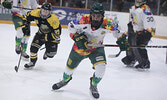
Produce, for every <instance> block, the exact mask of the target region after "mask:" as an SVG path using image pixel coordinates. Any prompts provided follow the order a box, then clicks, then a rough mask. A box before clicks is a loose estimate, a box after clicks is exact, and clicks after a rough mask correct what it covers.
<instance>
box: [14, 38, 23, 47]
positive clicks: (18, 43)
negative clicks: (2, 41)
mask: <svg viewBox="0 0 167 100" xmlns="http://www.w3.org/2000/svg"><path fill="white" fill-rule="evenodd" d="M21 40H22V38H17V37H16V39H15V42H16V45H18V46H19V45H20V44H21Z"/></svg>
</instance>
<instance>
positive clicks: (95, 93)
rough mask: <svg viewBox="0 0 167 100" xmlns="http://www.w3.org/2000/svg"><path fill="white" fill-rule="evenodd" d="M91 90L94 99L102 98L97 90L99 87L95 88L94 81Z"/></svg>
mask: <svg viewBox="0 0 167 100" xmlns="http://www.w3.org/2000/svg"><path fill="white" fill-rule="evenodd" d="M89 89H90V92H91V94H92V96H93V97H94V98H96V99H98V98H99V97H100V95H99V92H98V90H97V85H96V86H93V85H92V81H91V82H90V88H89Z"/></svg>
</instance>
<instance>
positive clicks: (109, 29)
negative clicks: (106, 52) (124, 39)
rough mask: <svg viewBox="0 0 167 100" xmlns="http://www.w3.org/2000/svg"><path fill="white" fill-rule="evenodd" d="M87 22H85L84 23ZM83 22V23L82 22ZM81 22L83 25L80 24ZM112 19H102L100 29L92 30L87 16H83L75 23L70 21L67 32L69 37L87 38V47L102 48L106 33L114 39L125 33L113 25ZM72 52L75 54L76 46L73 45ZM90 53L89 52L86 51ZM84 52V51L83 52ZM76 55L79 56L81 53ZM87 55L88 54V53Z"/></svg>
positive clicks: (116, 25)
mask: <svg viewBox="0 0 167 100" xmlns="http://www.w3.org/2000/svg"><path fill="white" fill-rule="evenodd" d="M86 20H87V21H86ZM83 21H85V22H83ZM82 22H83V23H82ZM113 22H114V21H113V20H112V19H106V18H104V20H103V23H102V25H101V26H100V28H98V29H96V30H93V29H92V28H91V24H90V21H89V15H84V16H83V17H82V18H81V19H80V20H79V21H78V22H77V23H76V22H74V21H72V22H70V23H69V24H68V30H69V32H70V37H71V38H73V35H74V34H75V33H79V34H80V33H83V32H84V34H85V35H86V36H87V38H88V40H87V41H88V43H87V45H88V47H90V49H91V48H97V47H103V40H104V37H105V35H106V34H107V33H113V35H114V37H116V38H119V37H121V36H122V35H123V34H124V33H125V31H122V30H121V28H120V27H119V26H118V24H114V23H113ZM73 50H74V51H76V52H77V49H76V45H75V44H74V46H73ZM88 51H91V50H88ZM85 52H86V51H85ZM78 53H80V54H81V51H79V52H78ZM83 54H86V53H83ZM88 54H89V53H88Z"/></svg>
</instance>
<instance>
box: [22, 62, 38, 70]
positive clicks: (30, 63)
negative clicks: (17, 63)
mask: <svg viewBox="0 0 167 100" xmlns="http://www.w3.org/2000/svg"><path fill="white" fill-rule="evenodd" d="M34 66H35V63H33V62H29V63H27V64H25V65H24V67H25V68H27V69H29V68H33V67H34Z"/></svg>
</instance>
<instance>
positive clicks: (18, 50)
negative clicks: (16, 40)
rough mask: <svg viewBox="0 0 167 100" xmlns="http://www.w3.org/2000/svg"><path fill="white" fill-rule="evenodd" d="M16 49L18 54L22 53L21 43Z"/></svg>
mask: <svg viewBox="0 0 167 100" xmlns="http://www.w3.org/2000/svg"><path fill="white" fill-rule="evenodd" d="M15 51H16V53H17V54H20V53H21V48H20V46H19V45H16V47H15Z"/></svg>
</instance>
